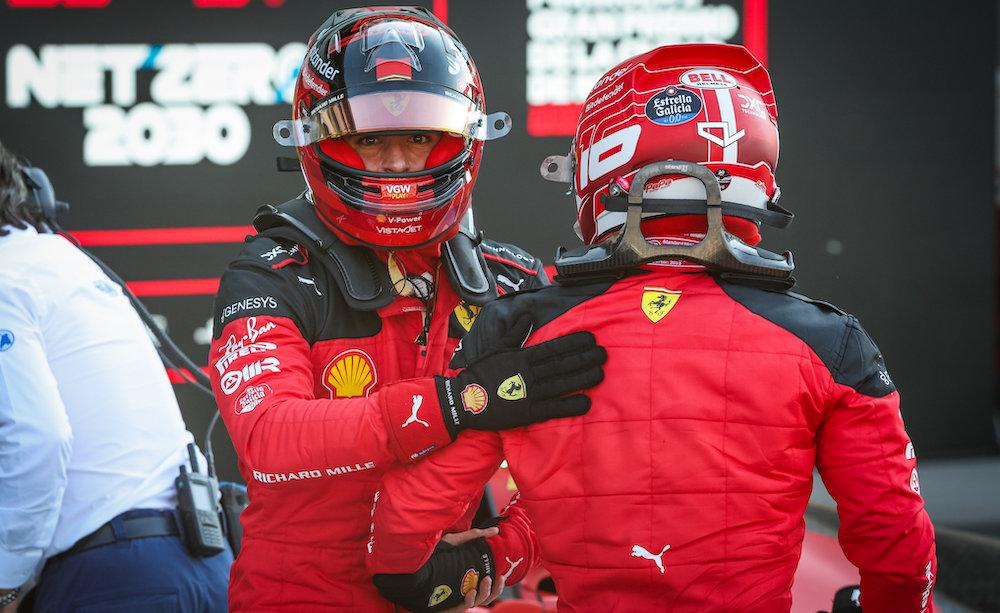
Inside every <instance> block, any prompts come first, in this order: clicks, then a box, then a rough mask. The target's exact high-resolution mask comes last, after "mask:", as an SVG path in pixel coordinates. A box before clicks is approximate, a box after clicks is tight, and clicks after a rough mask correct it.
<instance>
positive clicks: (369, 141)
mask: <svg viewBox="0 0 1000 613" xmlns="http://www.w3.org/2000/svg"><path fill="white" fill-rule="evenodd" d="M345 140H347V144H349V145H350V146H351V148H353V149H354V150H355V151H357V152H358V155H360V156H361V161H362V162H364V164H365V170H367V171H369V172H384V173H394V174H397V173H402V172H415V171H418V170H423V169H424V167H425V165H426V163H427V156H428V155H430V152H431V149H433V148H434V145H437V144H438V142H439V141H440V140H441V133H440V132H414V133H411V134H385V133H382V132H373V133H371V134H355V135H353V136H348V137H346V138H345Z"/></svg>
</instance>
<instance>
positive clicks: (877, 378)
mask: <svg viewBox="0 0 1000 613" xmlns="http://www.w3.org/2000/svg"><path fill="white" fill-rule="evenodd" d="M716 281H717V283H719V286H720V287H721V288H722V290H723V291H724V292H726V294H727V295H728V296H729V297H730V298H732V299H733V300H735V301H736V302H738V303H740V304H741V305H743V306H744V307H746V308H747V309H748V310H749V311H750V312H752V313H754V314H756V315H759V316H760V317H763V318H764V319H766V320H768V321H770V322H771V323H773V324H775V325H777V326H780V327H781V328H784V329H785V330H787V331H789V332H791V333H792V334H794V335H795V336H797V337H798V338H800V339H802V341H803V342H804V343H805V344H807V345H809V347H810V348H811V349H812V350H813V351H814V352H815V353H816V355H817V356H819V358H820V359H821V360H822V361H823V364H825V365H826V367H827V368H828V369H829V370H830V374H831V375H833V380H834V381H836V382H837V383H840V384H841V385H846V386H848V387H851V388H853V389H855V390H857V391H858V392H859V393H862V394H865V395H866V396H872V397H875V398H880V397H882V396H885V395H887V394H890V393H892V392H893V391H894V390H895V389H896V388H895V386H894V385H893V383H892V379H890V378H889V373H888V371H887V370H886V366H885V361H884V360H883V358H882V353H881V352H880V351H879V349H878V347H877V346H875V343H874V341H872V339H871V337H870V336H868V333H867V332H865V330H864V328H862V327H861V323H860V322H858V320H857V318H856V317H854V316H853V315H849V314H847V313H845V312H843V311H841V310H840V309H838V308H837V307H835V306H833V305H832V304H829V303H827V302H821V301H819V300H812V299H810V298H807V297H805V296H802V295H800V294H795V293H792V292H778V291H769V290H764V289H759V288H756V287H750V286H746V285H737V284H733V283H726V282H725V281H720V280H716Z"/></svg>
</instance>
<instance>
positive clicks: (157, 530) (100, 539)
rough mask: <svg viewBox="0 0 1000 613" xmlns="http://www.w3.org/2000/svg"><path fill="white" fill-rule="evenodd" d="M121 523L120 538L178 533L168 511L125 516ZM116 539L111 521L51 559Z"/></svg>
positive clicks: (106, 543)
mask: <svg viewBox="0 0 1000 613" xmlns="http://www.w3.org/2000/svg"><path fill="white" fill-rule="evenodd" d="M112 521H114V520H112ZM122 524H124V526H125V533H124V534H123V535H122V536H121V539H122V540H132V539H142V538H149V537H152V536H173V535H175V534H180V532H179V531H178V530H177V522H176V521H175V520H174V516H173V514H172V513H170V512H169V511H167V512H164V514H163V515H149V516H146V517H126V518H125V519H123V520H122ZM117 540H119V538H118V537H117V536H115V530H114V528H112V527H111V522H108V523H106V524H104V525H103V526H101V527H100V528H98V529H97V530H94V531H93V532H91V533H90V534H88V535H87V536H85V537H83V538H82V539H80V540H79V541H77V542H76V544H74V545H73V546H72V547H70V548H69V549H67V550H66V551H64V552H62V553H60V554H58V555H56V556H54V557H53V559H57V560H58V559H62V558H67V557H69V556H72V555H76V554H78V553H80V552H82V551H87V550H88V549H93V548H95V547H103V546H104V545H110V544H111V543H114V542H115V541H117Z"/></svg>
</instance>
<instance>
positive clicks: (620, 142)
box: [579, 125, 642, 189]
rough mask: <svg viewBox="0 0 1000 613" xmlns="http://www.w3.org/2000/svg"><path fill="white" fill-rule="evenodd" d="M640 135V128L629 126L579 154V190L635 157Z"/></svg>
mask: <svg viewBox="0 0 1000 613" xmlns="http://www.w3.org/2000/svg"><path fill="white" fill-rule="evenodd" d="M640 134H642V126H640V125H634V126H629V127H627V128H624V129H622V130H618V131H617V132H614V133H612V134H609V135H608V136H605V137H604V138H602V139H601V140H599V141H597V142H596V143H594V144H593V145H591V146H590V147H589V148H588V149H587V150H586V151H584V152H583V153H582V154H580V175H579V178H580V189H583V188H584V187H586V186H587V184H588V183H590V181H592V180H594V179H596V178H598V177H602V176H604V175H606V174H608V173H609V172H611V171H612V170H616V169H618V168H621V167H622V166H624V165H625V164H628V163H629V161H631V160H632V156H634V155H635V148H636V145H638V144H639V135H640Z"/></svg>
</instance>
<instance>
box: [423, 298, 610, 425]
mask: <svg viewBox="0 0 1000 613" xmlns="http://www.w3.org/2000/svg"><path fill="white" fill-rule="evenodd" d="M531 326H532V317H531V314H530V313H524V314H522V315H521V316H520V317H519V318H518V319H517V320H515V322H514V324H513V325H512V326H511V327H510V329H509V330H507V332H506V333H505V334H504V335H503V337H501V338H500V339H497V341H496V342H495V344H494V348H493V349H492V350H490V351H488V352H486V353H484V354H483V355H482V356H481V357H478V358H477V359H475V360H473V361H472V362H471V363H469V364H468V366H467V367H466V368H465V369H464V370H462V371H461V372H459V373H458V374H457V375H456V376H454V377H441V376H436V377H435V383H436V387H437V393H438V399H439V401H440V402H439V404H440V406H441V412H442V414H443V416H444V424H445V427H446V428H447V429H448V433H449V434H450V435H451V439H452V440H455V438H456V437H457V436H458V433H459V432H460V431H461V430H463V429H465V428H469V429H472V430H507V429H509V428H517V427H519V426H526V425H528V424H533V423H537V422H540V421H545V420H548V419H552V418H555V417H574V416H577V415H583V414H584V413H586V412H587V411H588V410H590V399H589V398H587V397H586V396H584V395H583V394H579V393H574V392H579V391H581V390H585V389H587V388H590V387H593V386H595V385H597V384H598V383H600V382H601V380H602V379H604V369H603V368H602V366H601V365H602V364H604V362H605V360H607V355H608V354H607V352H606V351H605V350H604V348H603V347H601V346H600V345H598V344H597V341H596V340H595V339H594V335H593V334H591V333H590V332H574V333H572V334H567V335H565V336H560V337H557V338H554V339H552V340H549V341H545V342H544V343H539V344H538V345H533V346H531V347H523V344H524V342H525V340H527V338H528V336H529V335H530V334H531ZM567 394H571V395H567Z"/></svg>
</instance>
